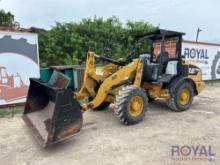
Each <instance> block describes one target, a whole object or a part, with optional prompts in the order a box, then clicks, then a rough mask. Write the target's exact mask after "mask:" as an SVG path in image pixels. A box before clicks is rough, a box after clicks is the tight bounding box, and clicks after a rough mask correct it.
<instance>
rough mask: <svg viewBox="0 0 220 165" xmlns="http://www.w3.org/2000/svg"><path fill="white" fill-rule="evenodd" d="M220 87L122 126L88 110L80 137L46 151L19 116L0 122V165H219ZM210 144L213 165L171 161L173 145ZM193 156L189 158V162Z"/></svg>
mask: <svg viewBox="0 0 220 165" xmlns="http://www.w3.org/2000/svg"><path fill="white" fill-rule="evenodd" d="M219 100H220V83H219V82H218V83H211V84H210V83H209V84H208V85H207V86H206V89H205V90H204V91H203V92H202V93H201V94H200V95H199V96H197V97H195V99H194V102H193V106H192V108H191V109H190V110H189V111H186V112H181V113H177V112H172V111H170V110H169V109H168V108H167V107H166V105H165V103H164V102H162V101H159V100H157V101H155V102H153V103H151V104H150V105H149V108H148V112H147V113H146V117H145V119H144V120H143V122H141V123H139V124H137V125H134V126H124V125H122V124H121V123H120V122H119V121H118V119H117V118H116V117H115V116H114V114H113V112H112V111H111V110H109V111H101V112H97V111H88V112H86V113H85V114H84V126H83V128H82V130H81V132H80V133H79V134H77V135H76V136H75V137H73V138H71V139H69V140H66V141H64V142H61V143H58V144H56V145H53V146H51V147H49V148H41V147H40V146H39V145H38V143H37V142H36V141H35V140H34V139H33V137H32V135H31V133H30V131H29V129H28V128H27V127H26V125H25V124H24V122H23V121H22V119H21V115H16V116H15V117H13V118H2V119H0V126H1V131H0V164H5V165H14V164H16V165H17V164H18V165H22V164H31V165H38V164H39V165H48V164H53V165H60V164H71V165H77V164H85V165H88V164H91V165H93V164H95V165H96V164H100V165H103V164H109V165H111V164H126V165H128V164H132V165H133V164H135V165H136V164H137V165H139V164H140V165H142V164H150V165H153V164H155V165H160V164H161V165H176V164H177V165H182V164H190V165H192V164H197V165H203V164H216V165H218V164H220V108H219V107H220V101H219ZM173 145H178V146H183V145H189V146H192V145H193V146H195V147H196V146H197V145H200V146H205V147H206V148H207V147H208V146H211V149H212V152H213V153H215V157H214V161H207V160H172V159H171V158H172V157H171V146H173ZM192 156H193V154H192V153H191V154H190V156H188V157H187V158H191V157H192Z"/></svg>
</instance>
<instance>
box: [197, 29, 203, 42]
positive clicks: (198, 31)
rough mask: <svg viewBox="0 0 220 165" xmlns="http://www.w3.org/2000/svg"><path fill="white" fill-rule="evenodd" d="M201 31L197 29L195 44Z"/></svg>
mask: <svg viewBox="0 0 220 165" xmlns="http://www.w3.org/2000/svg"><path fill="white" fill-rule="evenodd" d="M201 31H202V30H201V29H200V28H198V30H197V34H196V42H198V39H199V33H200V32H201Z"/></svg>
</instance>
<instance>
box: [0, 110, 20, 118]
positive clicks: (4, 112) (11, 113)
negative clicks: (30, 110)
mask: <svg viewBox="0 0 220 165" xmlns="http://www.w3.org/2000/svg"><path fill="white" fill-rule="evenodd" d="M22 112H23V110H22V109H0V118H3V117H13V116H14V115H16V114H21V113H22Z"/></svg>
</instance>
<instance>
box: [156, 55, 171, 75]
mask: <svg viewBox="0 0 220 165" xmlns="http://www.w3.org/2000/svg"><path fill="white" fill-rule="evenodd" d="M168 61H169V53H168V52H164V53H163V54H159V55H158V56H157V59H156V63H157V64H159V70H158V74H159V75H160V74H164V73H165V72H166V68H167V64H168Z"/></svg>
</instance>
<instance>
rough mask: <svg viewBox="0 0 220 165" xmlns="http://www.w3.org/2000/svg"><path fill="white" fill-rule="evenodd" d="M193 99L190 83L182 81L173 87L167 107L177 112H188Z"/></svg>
mask: <svg viewBox="0 0 220 165" xmlns="http://www.w3.org/2000/svg"><path fill="white" fill-rule="evenodd" d="M193 97H194V90H193V85H192V83H190V82H188V81H182V82H180V83H179V84H178V85H177V86H176V87H175V90H174V92H173V95H172V96H171V98H170V99H168V100H167V106H168V107H169V108H170V109H171V110H173V111H177V112H181V111H185V110H188V109H189V108H190V107H191V105H192V102H193Z"/></svg>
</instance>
